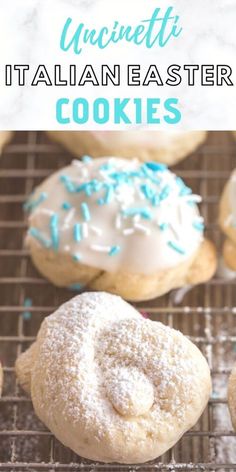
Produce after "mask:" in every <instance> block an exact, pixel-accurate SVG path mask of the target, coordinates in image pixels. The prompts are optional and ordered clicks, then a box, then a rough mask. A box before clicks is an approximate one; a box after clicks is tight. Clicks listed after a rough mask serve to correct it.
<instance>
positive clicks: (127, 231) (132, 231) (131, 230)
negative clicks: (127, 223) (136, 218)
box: [123, 228, 134, 236]
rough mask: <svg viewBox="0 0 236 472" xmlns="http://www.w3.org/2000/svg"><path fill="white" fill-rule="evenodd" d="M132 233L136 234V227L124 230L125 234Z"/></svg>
mask: <svg viewBox="0 0 236 472" xmlns="http://www.w3.org/2000/svg"><path fill="white" fill-rule="evenodd" d="M131 234H134V228H127V229H124V231H123V235H124V236H130V235H131Z"/></svg>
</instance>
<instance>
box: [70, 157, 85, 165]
mask: <svg viewBox="0 0 236 472" xmlns="http://www.w3.org/2000/svg"><path fill="white" fill-rule="evenodd" d="M71 164H72V165H73V166H76V167H82V166H83V164H82V162H81V161H79V160H78V159H73V161H72V163H71Z"/></svg>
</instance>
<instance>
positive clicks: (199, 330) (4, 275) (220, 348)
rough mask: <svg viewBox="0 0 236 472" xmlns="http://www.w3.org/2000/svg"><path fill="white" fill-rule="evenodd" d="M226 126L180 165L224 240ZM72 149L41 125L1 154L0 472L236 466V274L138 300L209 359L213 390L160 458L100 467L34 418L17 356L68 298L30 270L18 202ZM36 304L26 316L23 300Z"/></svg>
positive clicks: (233, 152)
mask: <svg viewBox="0 0 236 472" xmlns="http://www.w3.org/2000/svg"><path fill="white" fill-rule="evenodd" d="M235 156H236V144H235V142H234V141H233V138H232V137H231V135H230V133H221V132H220V133H210V134H209V137H208V140H207V141H206V143H205V144H204V145H203V146H202V147H201V148H200V149H199V150H198V151H197V152H196V153H195V154H194V155H192V156H190V157H189V158H188V159H186V160H185V161H184V162H183V163H181V164H179V165H178V166H177V167H176V171H178V173H179V174H180V175H181V176H182V177H183V178H185V180H186V181H187V183H188V184H189V185H190V186H191V187H192V188H193V189H194V192H196V193H200V194H201V195H202V196H203V203H202V208H201V210H202V213H203V215H204V217H205V220H206V223H207V234H208V236H209V237H210V238H211V239H213V240H214V241H215V243H216V244H217V246H218V248H220V245H221V243H222V236H221V234H220V231H219V228H218V226H217V213H218V201H219V196H220V194H221V191H222V188H223V185H224V183H225V181H226V180H227V178H228V176H229V173H230V171H231V170H232V169H233V168H234V167H235V164H236V159H235ZM70 160H71V156H69V155H68V153H66V152H65V151H63V149H61V148H58V146H56V145H54V144H53V143H51V142H49V141H48V140H47V137H46V135H45V134H43V133H36V132H30V133H20V132H19V133H16V134H15V137H14V140H13V141H12V143H11V144H10V145H8V147H7V148H6V149H5V152H4V154H3V156H2V157H1V158H0V260H1V263H0V359H1V361H2V364H3V366H4V388H3V396H2V399H1V400H0V471H6V472H7V471H12V472H13V471H20V472H26V471H31V472H38V471H50V472H54V471H59V472H67V471H78V470H84V471H118V470H120V471H130V472H134V471H142V472H145V471H149V472H152V471H166V470H167V471H206V472H207V471H214V470H215V471H216V470H217V471H221V472H224V471H236V436H235V434H234V432H233V431H232V426H231V422H230V418H229V413H228V408H227V402H226V389H227V380H228V375H229V372H230V370H231V367H232V365H233V363H234V362H235V361H236V280H225V279H222V278H217V277H215V278H214V279H213V280H211V281H210V282H209V283H208V284H206V285H202V286H198V287H196V288H194V289H192V290H191V291H189V292H188V293H186V294H185V296H184V298H183V300H182V301H181V302H180V303H179V304H177V303H176V301H177V297H176V293H175V292H173V293H172V294H170V295H168V296H166V297H161V298H160V299H157V300H154V301H152V302H149V303H147V302H145V303H142V304H138V308H140V309H142V310H144V311H146V312H148V313H149V315H150V317H151V318H152V319H153V320H159V321H162V322H163V323H165V324H168V325H169V326H172V327H174V328H177V329H180V330H181V331H182V332H183V333H184V334H186V335H187V336H189V337H190V339H191V340H192V341H193V342H195V343H196V344H197V345H198V346H199V348H200V349H201V350H202V352H203V354H204V355H205V356H206V357H207V360H208V362H209V364H210V367H211V371H212V378H213V394H212V398H211V399H210V402H209V404H208V407H207V409H206V410H205V412H204V414H203V415H202V417H201V419H200V420H199V422H198V424H197V425H196V426H195V427H194V428H193V429H192V430H191V431H189V432H188V433H186V434H185V435H184V437H183V438H182V439H181V440H180V441H179V442H178V444H177V445H176V446H175V447H174V448H173V449H172V450H170V451H168V452H167V453H166V454H164V455H163V456H162V457H160V458H158V459H157V460H156V461H154V462H151V463H147V464H145V465H140V466H130V467H128V466H126V465H125V466H122V465H116V464H114V465H113V464H112V465H106V464H105V465H104V464H99V463H92V462H90V461H86V460H84V459H81V458H80V457H78V456H76V455H75V454H74V453H72V452H71V451H70V450H69V449H67V448H65V447H64V446H62V445H61V444H60V443H59V442H58V441H57V440H56V439H55V438H54V437H53V436H52V434H51V433H50V432H49V431H48V430H46V429H45V427H44V425H43V424H42V423H41V422H40V421H39V420H38V419H37V418H36V416H35V414H34V412H33V408H32V405H31V402H30V400H29V398H27V397H26V396H25V394H24V392H23V391H22V390H21V389H20V387H19V386H18V385H17V382H16V379H15V375H14V363H15V359H16V357H17V356H18V355H19V354H20V352H21V351H23V350H25V349H26V348H27V347H28V346H29V345H30V344H31V342H32V341H33V340H34V338H35V336H36V333H37V331H38V329H39V326H40V324H41V322H42V320H43V318H44V317H45V316H46V315H48V314H49V313H51V312H52V311H53V310H54V309H55V307H58V306H59V305H60V304H61V303H62V302H64V301H66V300H67V299H69V298H70V297H71V296H72V293H70V292H69V291H67V290H63V289H60V290H59V289H56V288H55V287H53V286H52V285H50V284H49V283H47V282H46V281H45V280H43V279H42V278H41V277H40V276H39V274H38V273H37V272H36V271H35V269H34V268H33V266H32V264H31V261H30V258H29V255H28V252H27V250H26V249H25V248H24V234H25V229H26V224H25V221H24V214H23V210H22V204H23V202H24V201H25V199H26V197H27V195H29V193H30V192H31V191H32V189H33V188H34V186H35V185H37V184H38V183H39V182H40V181H41V180H42V179H43V178H45V177H46V176H47V175H49V174H50V172H51V171H53V170H55V169H56V168H59V167H61V166H63V165H65V164H68V162H70ZM27 298H30V299H31V300H32V302H33V306H32V307H31V308H30V309H27V310H30V313H31V315H30V316H29V315H28V316H25V313H24V312H25V310H26V308H25V307H24V306H23V305H24V301H25V299H27Z"/></svg>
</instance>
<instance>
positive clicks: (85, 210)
mask: <svg viewBox="0 0 236 472" xmlns="http://www.w3.org/2000/svg"><path fill="white" fill-rule="evenodd" d="M81 211H82V215H83V218H84V220H85V221H90V220H91V215H90V211H89V207H88V205H87V203H85V202H83V203H81Z"/></svg>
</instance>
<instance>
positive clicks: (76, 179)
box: [26, 158, 203, 274]
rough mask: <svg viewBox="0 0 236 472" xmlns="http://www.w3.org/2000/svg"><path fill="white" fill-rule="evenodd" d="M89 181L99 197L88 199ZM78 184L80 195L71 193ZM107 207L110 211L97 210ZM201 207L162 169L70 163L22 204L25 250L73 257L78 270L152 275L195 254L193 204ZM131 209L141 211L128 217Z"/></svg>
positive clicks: (197, 221)
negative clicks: (79, 266)
mask: <svg viewBox="0 0 236 472" xmlns="http://www.w3.org/2000/svg"><path fill="white" fill-rule="evenodd" d="M150 166H151V167H152V168H150ZM153 166H154V168H155V169H157V170H152V169H153ZM130 172H135V173H136V174H137V175H135V176H134V175H133V176H130ZM63 179H64V182H62V180H63ZM119 180H122V182H118V181H119ZM91 181H93V182H94V183H95V186H97V189H96V190H97V191H94V192H93V193H91V195H89V196H88V195H86V192H89V190H91V185H90V187H89V185H88V183H89V182H91ZM83 184H87V185H85V187H84V189H83V191H79V192H78V191H76V189H77V190H78V188H79V187H80V186H81V185H83ZM142 186H144V187H142ZM141 187H142V188H141ZM68 188H69V191H68ZM80 190H81V189H80ZM147 192H148V193H150V194H151V196H150V195H148V197H147V196H146V193H147ZM89 193H90V192H89ZM104 199H105V200H106V199H107V201H108V203H105V204H98V201H99V202H100V203H104V201H103V200H104ZM200 200H201V198H200V197H199V196H196V195H192V193H191V190H190V189H188V188H187V187H186V186H185V185H184V183H183V181H181V179H177V177H176V176H175V174H173V173H172V172H170V171H169V170H168V169H167V168H166V167H165V166H163V165H159V164H153V163H147V164H140V162H139V161H138V160H132V161H127V160H124V159H118V158H106V159H105V158H102V159H96V160H90V159H88V160H87V159H85V161H84V162H81V161H73V162H72V164H71V165H70V166H68V167H66V168H64V169H62V170H60V171H59V172H56V173H55V174H53V175H52V176H51V177H49V178H48V179H47V180H46V181H44V182H43V183H42V184H41V185H40V186H39V187H38V188H37V189H36V190H35V192H34V194H33V195H32V197H31V198H30V200H29V202H28V203H27V205H26V207H27V208H28V209H30V210H31V214H30V217H29V224H30V229H29V232H28V237H27V242H28V244H29V245H34V244H40V245H43V246H45V245H46V246H47V247H48V248H53V249H54V250H56V251H60V252H62V253H63V252H65V253H67V254H68V253H70V254H71V257H73V258H74V260H77V261H78V263H79V262H81V263H83V264H86V265H88V266H92V267H97V268H101V269H102V270H106V271H116V270H118V269H122V270H126V271H128V272H131V273H141V274H142V273H143V274H151V273H154V272H156V271H158V270H162V269H167V268H171V267H174V266H176V265H178V264H179V263H181V262H183V261H185V260H187V259H188V258H189V257H191V256H192V255H193V254H194V253H195V252H196V250H197V249H198V247H199V245H200V243H201V241H202V232H203V223H202V219H201V218H200V216H199V211H198V208H197V206H196V204H195V202H198V201H200ZM63 203H66V204H68V207H69V208H68V209H63V208H62V204H63ZM81 205H82V206H81ZM86 205H87V207H88V211H87V207H86ZM134 209H136V210H137V209H139V210H140V211H133V213H134V214H133V216H125V212H130V211H131V210H134ZM86 212H87V213H86ZM53 215H54V216H53ZM149 216H150V219H149ZM53 218H54V219H56V220H57V219H58V224H57V221H56V222H55V221H54V223H53V222H52V221H51V220H52V219H53ZM86 219H87V220H88V221H86ZM50 222H51V223H50ZM78 224H79V226H78ZM196 226H197V228H198V229H196ZM35 232H37V234H36V235H35ZM55 232H56V234H55ZM39 233H40V239H41V237H42V242H41V241H39V240H38V239H39V238H38V234H39ZM57 233H58V234H57ZM80 237H81V240H80V241H79V239H80ZM57 238H58V243H57ZM76 239H77V241H76ZM55 241H56V242H55ZM57 246H58V247H57ZM112 248H113V249H112ZM117 248H119V252H118V250H117ZM111 252H112V253H113V255H110V253H111Z"/></svg>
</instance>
